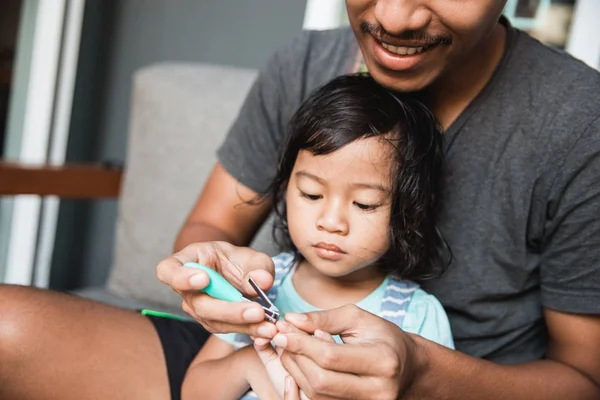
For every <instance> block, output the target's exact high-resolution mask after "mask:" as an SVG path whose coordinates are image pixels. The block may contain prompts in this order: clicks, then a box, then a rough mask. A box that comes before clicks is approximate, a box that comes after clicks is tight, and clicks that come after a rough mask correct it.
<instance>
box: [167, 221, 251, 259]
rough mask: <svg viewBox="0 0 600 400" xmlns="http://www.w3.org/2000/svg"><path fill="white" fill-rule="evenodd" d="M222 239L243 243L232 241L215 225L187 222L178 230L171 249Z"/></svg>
mask: <svg viewBox="0 0 600 400" xmlns="http://www.w3.org/2000/svg"><path fill="white" fill-rule="evenodd" d="M211 241H223V242H228V243H231V244H235V245H237V246H240V245H243V243H234V241H233V240H232V238H230V237H228V235H227V234H226V233H225V232H223V231H222V230H220V229H219V228H217V227H214V226H211V225H209V224H205V223H201V222H200V223H188V224H186V225H184V227H183V228H182V229H181V231H180V232H179V235H178V236H177V240H175V245H174V246H173V251H174V252H178V251H179V250H181V249H183V248H184V247H185V246H187V245H189V244H191V243H197V242H211Z"/></svg>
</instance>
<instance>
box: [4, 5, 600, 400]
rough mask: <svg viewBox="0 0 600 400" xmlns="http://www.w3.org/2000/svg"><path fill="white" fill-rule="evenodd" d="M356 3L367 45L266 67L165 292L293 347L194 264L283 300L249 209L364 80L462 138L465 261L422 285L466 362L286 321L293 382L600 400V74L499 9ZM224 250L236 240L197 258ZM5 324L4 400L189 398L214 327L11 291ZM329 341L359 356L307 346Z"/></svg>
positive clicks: (399, 336)
mask: <svg viewBox="0 0 600 400" xmlns="http://www.w3.org/2000/svg"><path fill="white" fill-rule="evenodd" d="M346 3H347V9H348V16H349V20H350V23H351V27H352V31H353V32H354V34H355V36H356V38H354V37H353V35H352V32H351V31H350V30H349V29H346V30H343V29H342V30H336V31H331V32H312V33H304V34H303V35H301V36H300V37H299V38H298V39H297V40H296V41H295V42H294V43H292V44H291V45H290V46H288V47H286V48H284V49H282V50H281V51H279V52H278V53H276V54H275V56H274V57H273V58H272V59H271V61H270V62H269V64H268V65H267V67H266V68H265V70H264V71H263V72H262V74H261V76H260V77H259V79H258V81H257V83H256V84H255V85H254V87H253V89H252V91H251V93H250V94H249V96H248V99H247V101H246V103H245V105H244V107H243V109H242V111H241V113H240V116H239V118H238V120H237V122H236V123H235V125H234V127H233V128H232V131H231V133H230V134H229V136H228V138H227V140H226V142H225V143H224V145H223V146H222V148H221V149H220V151H219V160H220V161H219V163H218V164H217V165H216V166H215V168H214V170H213V173H212V175H211V177H210V178H209V180H208V182H207V184H206V186H205V188H204V191H203V192H202V194H201V196H200V198H199V200H198V202H197V204H196V206H195V207H194V209H193V210H192V211H191V213H190V215H189V217H188V220H187V222H186V225H185V226H184V228H183V229H182V231H181V233H180V235H179V237H178V239H177V243H176V250H179V249H183V250H181V251H180V252H178V253H176V254H175V255H174V256H173V257H171V258H168V259H166V260H165V261H163V262H162V263H161V264H160V265H159V267H158V270H157V272H158V276H159V278H160V279H161V280H163V282H165V283H167V284H169V285H170V286H171V287H173V288H174V289H175V290H177V291H179V292H180V293H181V294H182V297H183V299H184V303H183V307H184V309H185V310H186V311H188V312H189V313H190V314H191V315H192V316H194V317H195V318H196V319H197V320H198V321H200V322H201V323H202V324H203V325H204V326H205V327H207V328H208V329H209V330H210V331H213V332H226V331H237V332H243V333H251V334H253V335H255V336H263V337H273V335H275V334H276V333H277V332H276V330H275V327H274V326H273V325H271V324H269V323H266V322H260V321H262V319H263V316H264V315H263V312H262V309H261V308H260V307H257V305H256V304H251V303H244V304H241V303H240V304H235V303H222V302H219V301H218V300H214V299H211V298H209V297H207V296H205V295H203V294H199V293H198V292H197V289H199V288H202V287H204V286H205V285H206V284H207V283H208V281H207V277H206V275H205V274H203V273H201V272H199V271H196V270H191V269H188V268H183V267H182V263H184V262H186V261H201V262H203V263H205V264H208V265H210V266H212V267H214V268H215V269H217V270H218V271H222V270H223V268H226V267H229V269H228V270H229V271H230V272H231V271H237V272H236V273H235V274H233V275H232V276H233V277H232V280H233V281H234V282H232V283H234V284H236V285H237V286H238V287H240V285H241V282H243V281H244V277H245V276H246V275H247V274H248V273H250V272H251V273H252V276H253V277H254V279H255V280H256V281H257V282H258V284H259V285H260V286H261V287H263V288H264V289H267V288H268V287H269V286H270V285H271V283H272V279H273V277H272V272H273V271H272V268H273V267H272V263H271V262H270V259H269V258H268V257H266V256H265V255H262V254H260V253H256V252H254V251H252V250H250V249H248V248H244V247H235V246H234V245H239V246H242V245H246V244H247V243H249V241H250V239H251V238H252V236H253V235H254V233H255V232H256V230H257V228H258V227H259V226H260V224H261V222H262V221H263V220H264V218H265V217H266V215H267V214H268V212H269V206H268V205H257V206H249V205H245V206H239V204H240V202H241V199H242V200H248V199H251V198H253V197H254V196H255V195H256V194H257V193H260V192H261V191H263V190H264V189H265V187H266V184H267V183H268V181H269V178H270V177H271V176H272V174H273V171H274V169H275V165H276V162H277V159H276V157H277V156H276V154H277V149H278V146H279V143H280V142H281V141H282V140H283V138H284V135H285V125H286V123H287V120H288V119H289V117H290V116H291V115H292V113H293V112H294V111H295V109H296V107H297V106H298V105H299V104H300V102H301V101H302V99H303V98H304V97H306V95H307V93H309V92H310V91H311V90H312V89H313V88H315V87H317V86H318V85H320V84H322V83H324V82H326V81H328V80H329V79H331V78H333V77H335V76H337V75H341V74H344V73H349V72H353V71H356V70H358V69H361V68H363V67H366V69H368V71H369V72H370V73H371V75H372V76H373V77H374V78H375V79H376V80H377V81H378V82H380V83H381V84H383V85H385V86H387V87H389V88H390V89H393V90H397V91H406V92H414V93H415V96H418V97H419V98H420V99H421V100H422V101H423V102H425V103H426V104H427V105H428V106H429V107H430V108H431V109H432V110H433V112H434V113H435V115H436V117H437V118H438V119H439V121H440V123H441V124H442V126H443V127H444V128H445V135H446V142H447V157H446V174H445V182H446V189H445V193H444V199H443V202H444V207H443V209H442V210H441V215H440V223H441V226H440V228H441V230H442V232H443V234H444V235H445V237H446V239H447V240H448V242H449V244H450V246H451V248H452V251H453V254H454V260H453V263H452V265H451V266H450V267H449V269H448V270H447V271H446V273H445V274H444V275H443V276H442V277H441V278H440V279H438V280H435V281H431V282H426V283H425V284H424V286H425V289H426V290H428V291H429V292H431V293H432V294H435V295H436V296H437V297H438V298H439V299H440V300H441V301H442V303H443V304H444V306H445V307H446V310H447V312H448V314H449V316H450V319H451V324H452V328H453V334H454V337H455V342H456V346H457V349H458V350H459V351H451V350H447V349H444V348H441V347H439V346H436V345H434V344H432V343H430V342H427V341H426V340H424V339H421V338H418V337H413V336H409V335H407V334H405V333H404V332H402V331H400V330H399V329H397V328H393V327H391V326H390V325H389V324H388V323H386V322H385V321H383V320H381V319H379V318H377V317H374V316H372V315H370V314H367V313H365V312H362V311H360V310H358V309H356V308H355V307H352V306H348V307H344V308H341V309H336V310H330V311H327V312H320V313H311V314H309V315H304V316H289V324H288V326H287V327H288V328H289V329H285V330H283V331H282V332H280V333H279V334H277V336H276V337H275V338H274V340H276V341H277V342H278V344H279V345H281V346H282V347H284V348H285V352H284V353H283V355H282V361H283V363H284V365H285V367H286V369H287V370H288V372H289V373H290V374H291V376H292V377H293V379H294V382H295V383H296V384H297V385H298V386H299V387H300V389H302V391H304V392H305V393H306V394H308V396H309V397H311V398H348V397H350V398H368V399H371V398H397V397H399V396H401V395H402V396H403V397H402V398H409V399H412V398H433V399H436V398H440V399H441V398H444V399H447V398H457V399H470V398H476V399H480V398H492V399H493V398H511V399H519V398H524V399H534V398H543V399H552V398H556V399H564V398H590V399H592V398H598V397H599V396H600V389H599V387H600V357H599V356H598V354H597V348H598V347H599V346H600V318H599V317H598V316H597V315H598V314H599V313H600V290H599V288H600V276H599V275H600V272H599V269H600V224H599V223H598V221H597V215H600V184H599V183H600V182H599V181H600V178H599V177H600V119H599V117H600V99H599V96H598V93H599V90H598V89H600V77H599V74H598V73H596V72H595V71H592V70H591V69H589V68H587V67H585V66H584V65H582V64H581V63H579V62H577V61H575V60H573V59H572V58H570V57H569V56H567V55H565V54H563V53H560V52H557V51H555V50H552V49H549V48H547V47H545V46H543V45H541V44H539V43H538V42H536V41H534V40H533V39H531V38H530V37H528V36H527V35H526V34H524V33H522V32H518V31H516V30H515V29H513V28H511V27H510V26H509V24H508V22H507V21H505V20H503V19H500V18H499V17H500V14H501V11H502V8H503V6H504V3H505V1H502V0H467V1H458V0H451V1H448V0H347V2H346ZM499 21H500V22H499ZM357 43H358V46H357V45H356V44H357ZM363 60H364V65H363ZM557 71H558V72H557ZM209 240H210V241H216V240H221V241H224V242H228V243H214V242H213V243H200V242H206V241H209ZM190 243H192V244H191V245H190ZM188 245H189V246H188ZM186 246H187V247H186ZM232 265H233V266H236V267H238V269H235V268H233V269H232V268H231V266H232ZM241 289H242V290H244V291H250V289H249V288H248V287H247V285H241ZM0 315H2V319H0V321H1V322H0V359H2V360H3V362H2V363H0V397H2V398H4V397H6V398H45V399H48V398H60V399H68V398H75V397H77V396H79V397H81V395H82V394H84V395H85V396H84V397H85V398H90V399H92V398H96V397H98V398H100V397H102V398H113V399H117V398H138V397H139V398H142V397H143V398H157V399H158V398H168V393H169V384H170V386H171V389H172V391H171V393H172V396H173V397H172V398H177V395H178V390H179V387H178V385H180V383H181V380H182V379H183V374H184V373H185V369H186V368H187V365H188V364H189V361H190V360H191V359H192V358H193V356H194V355H195V352H197V351H198V349H199V348H200V346H201V344H202V340H203V338H204V336H203V335H202V333H200V331H199V330H198V326H197V325H191V324H184V323H180V322H174V321H171V320H168V321H167V320H153V323H154V326H155V329H156V331H157V332H158V333H159V336H157V335H156V333H155V330H154V329H153V327H152V325H151V324H150V323H149V322H148V321H147V320H145V319H144V318H143V317H140V316H137V315H134V314H133V313H129V312H126V311H121V310H115V309H112V308H108V307H104V306H100V305H96V304H93V303H91V302H86V301H83V300H76V299H73V298H70V297H67V296H64V295H60V294H54V293H46V292H41V291H37V290H30V289H23V288H14V287H3V288H2V289H1V290H0ZM292 325H293V326H295V327H296V328H298V329H299V331H296V330H295V329H293V326H292ZM42 326H43V327H44V331H43V333H44V335H43V336H41V335H40V334H39V332H40V329H41V327H42ZM67 327H68V329H69V330H68V331H67V330H66V328H67ZM316 329H321V330H323V331H325V332H329V333H331V334H341V335H342V337H343V338H344V340H345V342H346V344H344V345H334V344H331V343H328V342H325V341H322V340H319V339H318V338H314V337H312V336H311V335H308V334H305V333H302V332H308V333H313V332H314V331H315V330H316ZM66 332H68V334H69V337H68V341H62V340H61V337H60V335H64V334H67V333H66ZM199 336H200V337H199ZM159 337H160V340H159ZM161 341H162V344H163V350H161V346H160V343H161ZM163 351H164V353H163ZM165 360H166V362H165ZM49 365H51V366H52V368H49V367H48V366H49ZM165 365H167V367H165ZM115 366H118V368H114V367H115ZM296 394H297V393H296Z"/></svg>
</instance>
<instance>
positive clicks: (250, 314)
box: [242, 307, 263, 322]
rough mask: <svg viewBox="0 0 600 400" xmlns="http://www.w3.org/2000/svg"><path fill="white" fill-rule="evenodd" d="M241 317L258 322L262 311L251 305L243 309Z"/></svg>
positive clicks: (261, 316)
mask: <svg viewBox="0 0 600 400" xmlns="http://www.w3.org/2000/svg"><path fill="white" fill-rule="evenodd" d="M242 317H243V318H244V320H245V321H248V322H258V321H260V320H261V319H262V318H263V313H262V311H261V309H260V308H258V307H252V308H249V309H247V310H246V311H244V313H243V314H242Z"/></svg>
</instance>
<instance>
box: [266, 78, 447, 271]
mask: <svg viewBox="0 0 600 400" xmlns="http://www.w3.org/2000/svg"><path fill="white" fill-rule="evenodd" d="M375 136H378V137H381V138H382V139H383V140H387V141H388V142H389V143H390V144H391V145H392V146H393V149H394V150H393V160H391V162H392V166H393V169H392V182H393V183H392V203H391V219H390V231H389V235H390V248H389V250H388V251H387V253H386V254H385V255H384V256H383V257H382V258H381V260H380V261H379V264H380V265H381V266H382V267H383V268H384V269H385V271H386V272H387V273H392V274H394V275H395V276H398V277H400V278H402V279H409V280H423V279H427V278H431V277H434V276H437V275H438V274H439V273H440V272H441V271H442V270H443V269H444V268H445V266H446V264H447V261H446V262H444V258H445V257H446V255H447V254H449V252H446V251H445V250H446V249H447V246H446V242H445V241H444V239H443V237H442V236H441V234H440V232H439V230H438V229H437V226H436V212H437V205H438V203H439V200H440V192H441V179H440V177H441V167H442V161H443V157H444V155H443V148H442V143H443V138H442V134H441V133H440V130H439V128H438V124H437V122H436V120H435V118H434V116H433V115H432V114H431V112H430V111H429V110H428V109H427V108H426V107H425V106H424V105H423V104H421V103H420V102H419V101H417V100H415V99H414V98H412V97H410V96H409V95H405V94H398V93H392V92H390V91H389V90H387V89H385V88H384V87H382V86H380V85H379V84H378V83H377V82H375V81H374V80H373V79H372V78H371V77H370V76H369V75H367V74H358V75H348V76H342V77H339V78H336V79H334V80H332V81H331V82H329V83H327V84H326V85H324V86H322V87H321V88H319V89H318V90H316V91H315V92H314V93H313V94H312V95H311V96H310V97H309V98H308V99H307V100H306V101H305V102H304V103H303V104H302V106H301V107H300V108H299V109H298V111H297V112H296V113H295V114H294V116H293V117H292V119H291V121H290V126H289V134H288V138H287V141H286V142H285V144H284V146H283V149H282V152H281V154H280V159H279V165H278V167H277V173H276V175H275V179H274V180H273V182H272V183H271V185H270V187H269V190H268V192H267V193H265V197H268V198H271V199H272V201H273V204H274V210H275V213H276V220H275V224H274V227H273V238H274V240H275V241H276V242H277V244H278V245H279V246H280V247H282V250H293V251H295V250H296V248H295V246H294V244H293V242H292V240H291V238H290V235H289V230H288V226H287V219H286V204H285V192H286V188H287V184H288V182H289V179H290V176H291V173H292V169H293V168H294V164H295V162H296V158H297V156H298V153H299V152H300V150H308V151H310V152H311V153H312V154H314V155H324V154H330V153H332V152H334V151H336V150H338V149H340V148H342V147H343V146H345V145H347V144H349V143H351V142H353V141H355V140H358V139H361V138H369V137H375Z"/></svg>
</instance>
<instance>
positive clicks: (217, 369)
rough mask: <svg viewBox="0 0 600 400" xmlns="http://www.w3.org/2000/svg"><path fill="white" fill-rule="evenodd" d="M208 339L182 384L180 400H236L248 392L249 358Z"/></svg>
mask: <svg viewBox="0 0 600 400" xmlns="http://www.w3.org/2000/svg"><path fill="white" fill-rule="evenodd" d="M243 350H244V349H241V350H238V351H235V349H234V348H233V346H231V345H230V344H229V343H227V342H225V341H223V340H221V339H219V338H218V337H216V336H214V335H211V336H210V337H209V338H208V340H207V341H206V343H205V344H204V346H203V347H202V349H201V350H200V352H199V353H198V355H197V356H196V358H194V361H192V363H191V364H190V367H189V368H188V371H187V373H186V375H185V378H184V380H183V386H182V388H181V397H182V399H183V400H188V399H189V400H191V399H239V398H240V397H241V396H242V395H243V394H244V393H245V392H246V391H247V390H248V388H249V385H248V380H247V377H246V372H247V364H248V362H249V359H250V357H248V356H249V355H251V354H249V353H248V351H243Z"/></svg>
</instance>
